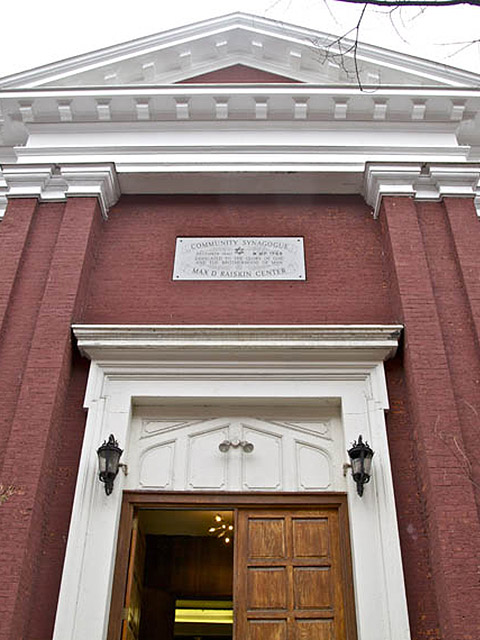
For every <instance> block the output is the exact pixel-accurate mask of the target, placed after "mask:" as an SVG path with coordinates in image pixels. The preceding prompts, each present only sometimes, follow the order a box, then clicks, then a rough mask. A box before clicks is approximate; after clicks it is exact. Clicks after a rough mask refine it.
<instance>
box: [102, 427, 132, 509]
mask: <svg viewBox="0 0 480 640" xmlns="http://www.w3.org/2000/svg"><path fill="white" fill-rule="evenodd" d="M122 453H123V449H120V447H119V446H118V442H117V440H116V439H115V436H114V435H113V433H111V434H110V436H109V438H108V440H105V441H104V443H103V444H102V445H101V446H100V447H99V448H98V449H97V456H98V479H99V480H100V482H103V483H104V485H105V493H106V494H107V496H109V495H110V494H111V493H112V491H113V483H114V482H115V478H116V477H117V475H118V471H119V470H120V469H122V471H123V473H124V474H125V475H128V467H127V465H126V464H124V463H122V462H120V457H121V455H122Z"/></svg>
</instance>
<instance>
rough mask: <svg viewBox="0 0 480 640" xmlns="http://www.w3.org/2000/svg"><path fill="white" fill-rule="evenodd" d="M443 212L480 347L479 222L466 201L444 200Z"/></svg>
mask: <svg viewBox="0 0 480 640" xmlns="http://www.w3.org/2000/svg"><path fill="white" fill-rule="evenodd" d="M444 205H445V211H446V212H447V218H448V222H449V225H450V229H451V234H452V239H453V243H454V245H455V251H456V254H457V260H458V264H459V266H460V270H461V274H462V280H463V285H464V287H465V291H466V292H467V297H468V302H469V305H470V310H471V314H472V320H473V323H474V325H475V331H476V334H477V347H478V346H479V345H480V267H479V263H478V247H479V243H480V220H479V219H478V216H477V214H476V212H475V206H474V204H473V200H472V199H470V198H445V201H444Z"/></svg>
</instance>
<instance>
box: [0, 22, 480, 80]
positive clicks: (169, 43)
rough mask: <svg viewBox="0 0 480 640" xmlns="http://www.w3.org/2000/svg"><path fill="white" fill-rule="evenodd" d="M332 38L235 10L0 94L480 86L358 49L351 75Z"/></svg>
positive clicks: (45, 70)
mask: <svg viewBox="0 0 480 640" xmlns="http://www.w3.org/2000/svg"><path fill="white" fill-rule="evenodd" d="M335 39H336V36H332V35H329V34H325V33H322V32H319V31H313V30H310V29H305V28H302V27H296V26H293V25H286V24H285V23H279V22H276V21H274V20H269V19H266V18H260V17H257V16H252V15H248V14H243V13H234V14H231V15H227V16H223V17H220V18H214V19H211V20H205V21H202V22H199V23H196V24H193V25H188V26H185V27H181V28H177V29H172V30H170V31H166V32H163V33H159V34H156V35H152V36H148V37H146V38H141V39H138V40H134V41H131V42H127V43H125V44H120V45H116V46H113V47H109V48H107V49H102V50H100V51H96V52H92V53H88V54H85V55H81V56H77V57H75V58H70V59H68V60H64V61H61V62H58V63H55V64H50V65H46V66H44V67H40V68H38V69H33V70H32V71H26V72H23V73H19V74H16V75H14V76H9V77H6V78H3V79H2V80H0V90H1V89H7V88H8V89H11V88H13V89H28V88H36V87H43V88H54V87H58V88H61V87H63V88H74V87H132V86H133V87H142V86H143V87H146V86H152V85H154V86H158V85H171V84H175V83H182V82H183V83H184V82H189V83H194V82H198V83H210V82H211V83H218V84H224V83H227V82H230V83H238V82H240V83H259V84H262V83H274V82H279V83H286V82H302V83H314V84H317V85H318V84H320V85H339V84H341V85H353V86H358V84H359V81H360V82H361V84H363V85H369V86H371V87H372V86H373V87H379V86H391V85H396V86H412V87H421V86H447V87H471V86H479V85H480V76H479V75H477V74H473V73H469V72H466V71H461V70H458V69H454V68H452V67H446V66H445V65H442V64H437V63H434V62H429V61H425V60H422V59H419V58H415V57H412V56H407V55H405V54H401V53H396V52H392V51H387V50H385V49H382V48H379V47H375V46H371V45H364V44H359V46H358V47H357V59H356V62H357V66H358V69H359V72H358V73H357V72H356V71H355V63H354V60H353V52H352V50H350V51H349V47H348V46H346V45H347V44H348V43H346V41H345V40H344V41H343V42H344V51H347V53H344V54H343V55H341V56H339V55H336V54H335V50H334V48H332V43H333V42H334V40H335ZM245 69H248V70H249V71H248V73H247V72H246V71H245ZM228 73H230V74H231V78H230V79H229V78H228ZM275 77H276V78H278V79H275ZM239 78H240V79H239ZM249 78H251V80H250V79H249Z"/></svg>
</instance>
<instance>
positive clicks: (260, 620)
mask: <svg viewBox="0 0 480 640" xmlns="http://www.w3.org/2000/svg"><path fill="white" fill-rule="evenodd" d="M341 533H342V535H346V533H345V531H342V532H341V530H340V522H339V513H338V507H336V506H335V507H322V508H318V509H300V508H295V509H282V510H275V509H270V510H260V509H258V508H244V509H240V510H239V511H238V518H237V534H236V558H235V563H236V576H237V578H236V581H235V595H234V600H235V624H236V627H235V630H236V636H235V637H236V638H237V640H243V639H244V638H247V639H248V640H277V638H278V639H281V640H347V638H354V637H355V635H354V630H352V632H351V634H349V635H348V636H347V632H346V619H347V617H348V616H350V618H351V612H348V616H347V613H346V607H347V604H346V598H345V594H346V593H347V592H348V589H347V587H346V586H345V584H344V581H345V580H346V577H347V576H348V575H349V571H348V570H347V569H348V567H347V566H346V562H347V560H346V556H345V554H342V553H341V548H342V546H341V544H340V535H341ZM343 548H345V545H343ZM350 605H351V603H350V604H349V606H350Z"/></svg>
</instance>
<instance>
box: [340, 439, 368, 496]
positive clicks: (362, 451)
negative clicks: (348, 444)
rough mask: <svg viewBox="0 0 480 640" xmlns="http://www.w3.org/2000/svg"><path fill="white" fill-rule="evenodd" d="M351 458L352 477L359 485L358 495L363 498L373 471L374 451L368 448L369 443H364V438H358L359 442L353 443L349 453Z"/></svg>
mask: <svg viewBox="0 0 480 640" xmlns="http://www.w3.org/2000/svg"><path fill="white" fill-rule="evenodd" d="M347 453H348V457H349V458H350V463H351V464H350V465H347V466H349V467H350V468H351V469H352V477H353V480H354V482H355V483H356V484H357V493H358V495H359V496H360V497H361V496H363V485H364V484H367V482H369V481H370V473H371V469H372V458H373V455H374V451H373V450H372V449H371V448H370V447H369V446H368V442H363V438H362V436H358V442H353V446H352V448H351V449H349V450H348V451H347Z"/></svg>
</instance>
